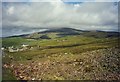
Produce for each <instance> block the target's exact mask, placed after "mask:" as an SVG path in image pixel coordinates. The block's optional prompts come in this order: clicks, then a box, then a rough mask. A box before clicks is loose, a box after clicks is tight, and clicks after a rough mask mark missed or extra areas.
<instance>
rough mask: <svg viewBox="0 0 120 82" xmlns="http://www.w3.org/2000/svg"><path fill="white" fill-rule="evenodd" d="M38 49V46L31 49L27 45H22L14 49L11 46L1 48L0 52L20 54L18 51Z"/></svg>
mask: <svg viewBox="0 0 120 82" xmlns="http://www.w3.org/2000/svg"><path fill="white" fill-rule="evenodd" d="M38 48H40V46H37V47H35V46H34V47H33V46H30V45H27V44H22V45H20V46H19V47H15V46H11V47H6V48H5V47H2V48H1V50H2V51H8V52H20V51H26V50H34V49H38Z"/></svg>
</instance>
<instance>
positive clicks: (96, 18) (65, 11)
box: [2, 0, 118, 31]
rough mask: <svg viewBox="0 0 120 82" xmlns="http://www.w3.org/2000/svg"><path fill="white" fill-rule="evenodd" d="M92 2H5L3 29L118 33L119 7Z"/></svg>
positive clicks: (111, 3)
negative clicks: (76, 30)
mask: <svg viewBox="0 0 120 82" xmlns="http://www.w3.org/2000/svg"><path fill="white" fill-rule="evenodd" d="M17 1H21V2H17ZM35 1H36V2H35ZM71 1H72V0H71ZM76 1H78V0H76ZM88 1H90V0H84V2H83V0H81V2H67V0H54V1H50V0H47V1H46V2H44V1H42V0H41V2H38V0H34V2H33V0H3V4H2V28H3V29H4V28H10V27H23V28H61V27H70V28H77V29H82V30H108V31H117V30H118V4H117V3H115V2H109V1H110V0H107V1H108V2H99V1H101V0H92V1H93V2H92V1H91V2H88ZM94 1H96V2H94ZM111 1H113V0H111ZM114 1H115V0H114ZM116 1H117V0H116ZM6 2H7V3H6Z"/></svg>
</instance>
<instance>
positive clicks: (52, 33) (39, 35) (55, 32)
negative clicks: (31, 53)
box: [11, 27, 119, 39]
mask: <svg viewBox="0 0 120 82" xmlns="http://www.w3.org/2000/svg"><path fill="white" fill-rule="evenodd" d="M72 35H82V36H86V37H94V38H110V37H119V32H105V31H98V30H95V31H85V30H78V29H73V28H66V27H65V28H56V29H49V30H46V31H43V32H36V33H31V34H24V35H18V36H11V37H23V38H30V39H52V38H56V37H64V36H72Z"/></svg>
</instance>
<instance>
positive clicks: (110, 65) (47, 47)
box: [2, 28, 120, 80]
mask: <svg viewBox="0 0 120 82" xmlns="http://www.w3.org/2000/svg"><path fill="white" fill-rule="evenodd" d="M68 33H73V34H71V35H70V34H68ZM118 34H119V33H117V32H104V31H81V30H76V29H71V28H62V29H54V30H53V29H52V30H47V31H44V32H37V33H33V34H28V35H22V36H13V37H7V38H3V40H2V43H3V45H2V46H3V47H4V48H5V49H4V50H3V62H2V64H3V80H15V79H17V80H68V79H70V80H120V74H119V72H120V69H119V60H120V59H119V58H120V52H119V48H120V47H119V41H120V38H119V37H118ZM23 44H24V46H25V45H27V47H24V46H23ZM12 46H13V47H12ZM9 48H11V49H13V50H14V49H15V52H10V51H9ZM17 49H18V51H17Z"/></svg>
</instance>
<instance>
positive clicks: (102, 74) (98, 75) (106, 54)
mask: <svg viewBox="0 0 120 82" xmlns="http://www.w3.org/2000/svg"><path fill="white" fill-rule="evenodd" d="M119 60H120V51H119V49H118V48H106V49H99V50H94V51H88V52H84V53H80V54H72V53H61V54H52V55H51V56H47V57H45V58H39V60H38V59H37V60H36V61H35V60H34V61H27V62H26V63H22V62H13V63H11V64H10V65H7V64H4V65H3V67H5V68H10V69H12V70H13V73H14V75H15V76H16V77H17V79H18V80H41V79H42V80H50V79H51V80H120V65H119Z"/></svg>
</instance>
